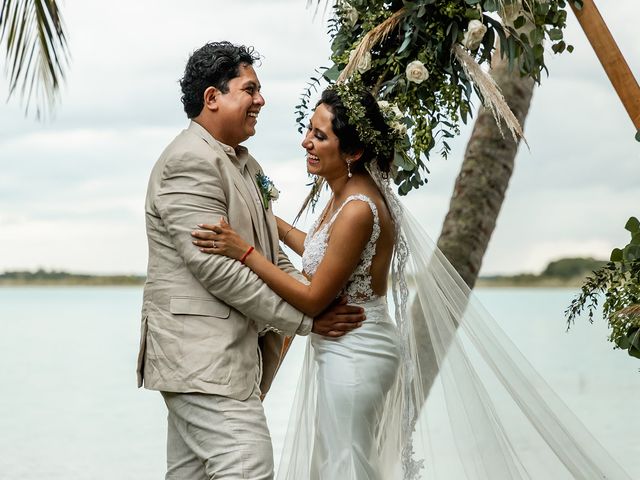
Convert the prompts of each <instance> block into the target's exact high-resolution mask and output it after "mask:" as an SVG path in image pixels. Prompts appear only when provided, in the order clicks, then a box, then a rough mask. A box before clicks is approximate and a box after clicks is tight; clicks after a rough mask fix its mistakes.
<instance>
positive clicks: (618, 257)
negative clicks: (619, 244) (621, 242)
mask: <svg viewBox="0 0 640 480" xmlns="http://www.w3.org/2000/svg"><path fill="white" fill-rule="evenodd" d="M622 258H623V254H622V250H621V249H619V248H614V249H613V250H612V251H611V257H610V260H611V261H612V262H621V261H622Z"/></svg>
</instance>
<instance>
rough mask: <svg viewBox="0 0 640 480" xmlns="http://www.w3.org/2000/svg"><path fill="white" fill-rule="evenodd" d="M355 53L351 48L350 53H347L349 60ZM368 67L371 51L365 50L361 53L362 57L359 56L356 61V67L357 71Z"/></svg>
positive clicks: (361, 71)
mask: <svg viewBox="0 0 640 480" xmlns="http://www.w3.org/2000/svg"><path fill="white" fill-rule="evenodd" d="M355 55H356V51H355V50H351V53H350V54H349V62H351V60H353V57H354V56H355ZM370 68H371V53H369V52H365V54H364V55H362V57H360V60H359V61H358V65H357V69H358V72H359V73H364V72H366V71H367V70H369V69H370Z"/></svg>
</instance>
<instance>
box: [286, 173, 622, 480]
mask: <svg viewBox="0 0 640 480" xmlns="http://www.w3.org/2000/svg"><path fill="white" fill-rule="evenodd" d="M372 175H373V176H374V178H375V179H376V181H377V182H378V184H379V187H380V188H381V190H382V191H383V192H384V195H385V199H386V201H387V204H388V206H389V209H390V211H391V213H392V216H393V217H394V220H395V222H396V225H398V226H401V228H400V229H399V230H398V231H397V233H396V251H395V255H394V265H393V273H392V280H393V297H394V305H395V314H396V315H395V317H396V323H397V325H398V327H399V330H400V332H401V336H402V353H401V357H402V358H401V367H400V372H399V374H398V376H397V378H396V381H395V383H394V385H393V386H392V388H391V390H390V392H389V393H388V395H387V398H386V401H385V405H384V412H383V414H382V417H381V421H380V423H379V424H378V425H372V426H371V427H372V428H373V429H375V431H376V432H377V435H376V445H375V448H376V450H377V456H378V463H379V465H380V469H381V473H380V479H384V480H391V479H403V480H409V479H425V480H426V479H429V480H432V479H455V480H459V479H473V480H481V479H482V480H496V479H500V480H507V479H540V480H543V479H544V480H547V479H554V480H561V479H584V480H594V479H609V480H631V477H630V476H629V475H628V474H627V473H625V472H624V470H623V469H622V468H621V467H620V466H619V465H618V464H617V463H616V461H615V460H614V459H613V458H612V457H611V456H610V455H609V453H608V452H607V451H606V450H605V449H604V448H603V447H602V446H601V445H600V444H599V443H598V441H597V440H596V439H595V438H594V437H593V436H592V435H591V434H590V433H589V432H588V431H587V430H586V428H585V427H584V426H583V425H582V423H581V422H580V420H579V419H577V418H576V416H575V415H574V414H573V413H572V412H571V411H570V409H569V408H568V407H567V406H566V405H564V403H563V402H562V401H561V400H560V398H559V397H558V396H557V395H556V394H555V393H554V392H553V390H552V389H551V388H550V387H549V386H548V385H547V384H546V383H545V381H544V380H543V379H542V378H541V377H540V375H539V374H538V373H537V372H536V371H535V370H534V369H533V367H532V366H531V365H530V364H529V362H528V361H527V360H526V358H525V357H524V356H523V355H522V354H521V353H520V352H519V351H518V349H517V348H516V346H515V345H514V344H513V343H512V342H511V341H510V339H509V338H508V337H507V336H506V335H505V333H504V332H503V331H502V330H501V329H500V327H499V326H498V325H497V323H496V322H495V321H494V320H493V318H492V317H491V315H490V314H489V313H488V312H487V311H486V310H485V309H484V308H483V306H482V305H481V304H480V302H479V301H478V300H477V298H476V297H475V295H474V294H473V292H471V291H470V290H469V288H468V287H467V285H466V284H465V283H464V281H463V280H462V279H461V278H460V276H459V275H458V274H457V272H456V271H455V269H454V268H453V267H452V265H451V264H450V263H449V262H448V261H447V259H446V258H445V257H444V255H443V254H442V252H440V251H439V250H438V249H437V247H436V245H435V244H434V243H433V242H432V241H431V240H430V239H429V237H428V235H427V234H426V233H425V232H424V231H423V229H422V228H421V227H420V225H419V224H418V222H417V221H416V220H415V219H413V218H411V217H410V215H409V214H408V212H406V211H404V209H403V208H402V206H401V205H400V202H399V200H398V198H397V197H396V196H395V195H394V194H393V193H392V192H391V190H390V188H389V186H388V185H387V184H386V181H385V180H384V179H383V178H382V176H381V175H379V173H378V172H372ZM513 314H514V321H515V320H516V318H515V317H517V315H518V312H517V311H514V312H513ZM316 373H317V366H316V364H315V359H314V351H313V347H312V346H311V345H310V344H309V343H307V347H306V353H305V360H304V365H303V368H302V373H301V376H300V379H299V383H298V389H297V393H296V398H295V400H294V405H293V409H292V413H291V417H290V420H289V427H288V432H287V436H286V439H285V445H284V449H283V456H282V459H281V461H280V465H279V469H278V474H277V478H278V479H292V480H293V479H295V480H300V479H306V478H310V479H315V478H317V477H316V476H314V472H313V468H312V467H311V460H312V457H313V449H314V438H315V435H316V429H318V428H323V425H318V424H317V422H316V416H315V405H316V404H315V402H316V395H317V389H316ZM344 480H348V479H344Z"/></svg>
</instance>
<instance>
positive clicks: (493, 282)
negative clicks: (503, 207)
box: [0, 275, 584, 288]
mask: <svg viewBox="0 0 640 480" xmlns="http://www.w3.org/2000/svg"><path fill="white" fill-rule="evenodd" d="M531 277H532V278H526V279H523V278H522V276H520V275H515V276H512V277H508V276H501V277H480V278H478V281H477V282H476V285H475V286H476V287H480V288H579V287H580V286H582V283H583V281H584V277H576V278H571V279H565V278H550V277H538V276H531ZM144 282H145V277H144V276H124V275H114V276H106V275H105V276H103V275H82V276H81V277H78V276H73V275H70V276H69V277H66V278H57V279H51V278H49V279H47V278H3V276H2V275H0V288H2V287H141V286H143V285H144Z"/></svg>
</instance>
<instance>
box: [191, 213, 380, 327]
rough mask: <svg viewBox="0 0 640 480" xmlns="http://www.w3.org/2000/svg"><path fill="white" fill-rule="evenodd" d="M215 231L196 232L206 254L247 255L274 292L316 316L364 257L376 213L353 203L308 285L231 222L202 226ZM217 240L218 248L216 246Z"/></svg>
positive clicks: (337, 223) (334, 230) (246, 260)
mask: <svg viewBox="0 0 640 480" xmlns="http://www.w3.org/2000/svg"><path fill="white" fill-rule="evenodd" d="M201 227H202V228H206V229H208V230H213V233H212V232H202V231H198V232H193V233H192V235H193V236H194V237H196V238H197V239H198V240H194V242H193V243H194V244H195V245H198V246H199V247H200V249H201V250H202V251H203V252H205V253H214V254H222V255H226V256H228V257H231V258H235V259H236V260H241V259H243V257H244V264H245V265H246V266H247V267H249V268H250V269H251V270H253V271H254V272H255V273H256V274H257V275H258V276H259V277H260V278H261V279H262V280H263V281H264V282H265V283H266V284H267V285H268V286H269V287H270V288H271V289H272V290H273V291H274V292H276V293H277V294H278V295H280V297H282V298H283V299H284V300H285V301H286V302H287V303H289V304H291V305H292V306H294V307H295V308H297V309H298V310H300V311H302V312H304V313H305V314H307V315H309V316H311V317H315V316H316V315H318V314H319V313H320V312H322V311H323V310H324V309H325V308H326V307H327V306H329V304H330V303H331V302H332V301H333V300H335V298H336V297H337V296H338V294H339V293H340V291H341V290H342V288H343V287H344V286H345V285H346V283H347V280H349V277H350V276H351V274H352V273H353V271H354V270H355V268H356V266H357V265H358V261H359V260H360V256H361V254H362V251H363V250H364V248H365V246H366V245H367V242H368V241H369V238H370V237H371V232H372V230H373V215H372V213H371V209H370V208H369V206H368V205H367V204H366V203H364V202H358V201H354V202H349V203H348V204H347V205H345V207H344V208H343V209H342V212H341V213H340V215H339V216H338V218H337V219H336V221H335V222H334V224H333V226H332V230H331V235H330V238H329V244H328V245H327V250H326V252H325V255H324V257H323V259H322V262H321V263H320V265H319V266H318V270H317V271H316V273H315V274H314V275H313V277H312V278H311V283H310V284H309V285H305V284H304V283H301V282H299V281H298V280H296V279H295V278H293V277H292V276H290V275H288V274H287V273H285V272H283V271H282V270H280V269H279V268H278V267H277V266H275V265H274V264H273V263H271V262H270V261H269V260H268V259H266V258H265V257H264V256H263V255H261V254H260V253H259V252H257V251H255V250H253V251H251V253H249V254H248V255H246V253H247V252H248V251H249V250H251V245H249V244H248V243H247V242H246V241H244V240H243V239H242V238H240V237H239V236H238V234H237V233H235V232H234V231H233V230H232V229H231V228H230V227H229V225H228V224H226V223H222V224H221V225H201ZM213 242H215V245H216V247H215V248H212V243H213Z"/></svg>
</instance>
